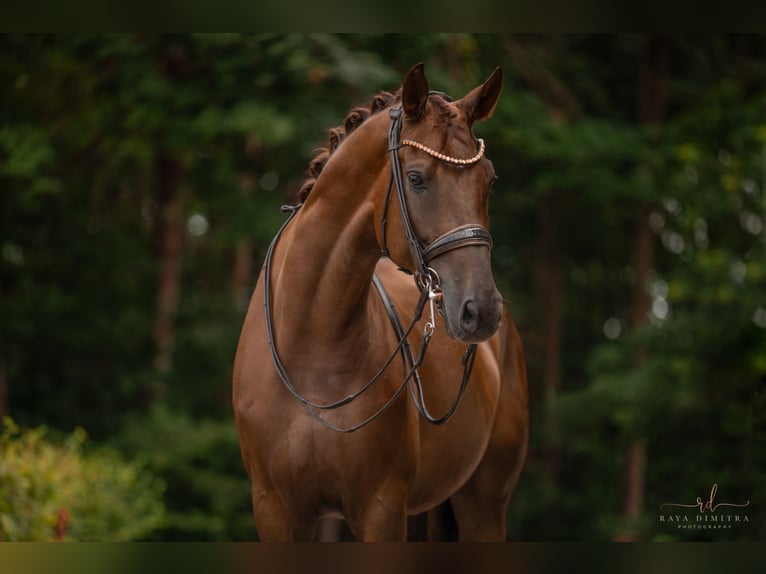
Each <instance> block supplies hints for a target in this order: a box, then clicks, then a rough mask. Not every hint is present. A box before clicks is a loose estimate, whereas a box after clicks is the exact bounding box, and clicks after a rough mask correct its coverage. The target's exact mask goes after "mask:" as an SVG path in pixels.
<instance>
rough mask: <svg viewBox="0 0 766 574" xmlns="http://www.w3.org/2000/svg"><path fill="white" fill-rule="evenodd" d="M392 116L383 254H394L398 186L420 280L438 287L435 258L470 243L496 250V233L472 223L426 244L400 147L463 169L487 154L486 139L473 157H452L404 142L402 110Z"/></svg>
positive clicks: (382, 230)
mask: <svg viewBox="0 0 766 574" xmlns="http://www.w3.org/2000/svg"><path fill="white" fill-rule="evenodd" d="M388 115H389V117H390V118H391V124H390V125H389V128H388V154H389V157H390V160H391V179H390V180H389V183H388V192H387V193H386V202H385V205H384V207H383V214H382V215H381V218H380V235H381V241H382V243H383V247H382V251H383V255H385V256H386V257H390V255H389V251H388V245H387V243H386V223H387V220H388V204H389V202H390V199H391V189H392V187H396V197H397V199H398V200H399V209H400V211H401V214H402V224H403V225H404V236H405V238H406V239H407V244H408V245H409V248H410V254H411V255H412V260H413V261H414V262H415V275H416V279H418V278H419V277H423V278H426V279H427V280H430V281H432V282H434V283H435V284H434V285H433V286H434V287H435V288H438V287H439V286H438V275H437V274H436V272H435V271H434V270H433V269H431V268H430V267H429V263H431V261H432V260H433V259H435V258H436V257H439V256H440V255H444V254H445V253H447V252H449V251H452V250H454V249H459V248H461V247H467V246H469V245H483V246H485V247H487V249H492V236H491V235H490V233H489V231H488V230H487V228H486V227H484V226H483V225H479V224H478V223H471V224H468V225H461V226H460V227H456V228H455V229H453V230H451V231H448V232H447V233H445V234H443V235H441V236H439V237H437V238H436V239H434V240H433V241H432V242H431V243H429V244H428V245H424V244H423V242H421V240H420V239H419V238H418V235H417V233H416V232H415V227H414V226H413V224H412V218H411V217H410V212H409V209H408V208H407V201H406V199H405V197H404V181H403V176H402V164H401V161H400V160H399V148H401V147H402V146H405V145H408V146H412V147H414V148H415V149H419V150H421V151H423V152H425V153H427V154H428V155H430V156H432V157H435V158H436V159H438V160H440V161H443V162H445V163H448V164H451V165H454V166H456V167H458V168H463V167H467V166H469V165H473V164H475V163H476V162H478V161H479V160H480V159H481V158H482V156H483V155H484V140H479V151H478V153H477V154H476V155H475V156H473V157H472V158H468V159H460V158H455V157H451V156H448V155H445V154H443V153H440V152H437V151H435V150H433V149H431V148H429V147H427V146H425V145H423V144H421V143H418V142H415V141H412V140H408V139H405V140H401V141H400V136H401V131H402V109H401V108H391V110H389V113H388ZM400 269H402V271H405V272H408V273H412V271H410V270H409V269H405V268H403V267H400ZM421 285H422V280H418V286H419V287H421Z"/></svg>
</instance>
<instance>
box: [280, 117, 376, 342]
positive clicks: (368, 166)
mask: <svg viewBox="0 0 766 574" xmlns="http://www.w3.org/2000/svg"><path fill="white" fill-rule="evenodd" d="M382 115H383V114H378V115H377V116H372V117H370V118H369V119H368V120H367V121H366V122H365V123H364V124H362V125H361V126H359V127H358V128H357V130H356V131H354V132H353V133H352V134H351V135H350V136H349V137H348V138H347V139H346V140H345V141H344V142H343V144H342V145H341V146H340V147H339V148H338V149H337V150H336V151H335V152H334V154H333V155H332V156H331V157H330V159H329V160H328V162H327V164H326V165H325V167H324V169H323V170H322V173H321V175H320V177H319V178H318V179H317V181H316V183H315V185H314V188H313V189H312V191H311V194H310V195H309V198H308V200H307V201H306V203H305V205H304V206H303V207H302V208H301V209H300V211H299V212H298V214H297V215H296V217H295V219H294V221H293V224H291V225H290V226H289V227H288V228H287V230H286V232H285V235H284V236H283V240H281V241H280V244H278V246H277V251H276V254H275V285H274V290H273V292H274V297H275V301H274V307H275V319H276V320H275V322H276V325H277V326H278V329H277V337H278V338H279V339H283V338H284V340H285V341H286V342H289V344H290V345H291V346H292V345H298V348H300V349H301V352H302V353H303V352H305V350H306V348H307V347H310V348H311V349H314V350H316V351H318V352H322V346H323V345H324V344H325V343H326V344H327V345H333V344H338V343H340V342H342V341H344V340H346V341H348V340H350V341H354V340H358V338H359V337H360V336H363V334H364V333H365V332H366V329H365V328H364V327H365V321H366V320H367V316H368V307H367V304H368V300H369V293H370V286H371V279H372V274H373V272H374V270H375V265H376V263H377V261H378V259H379V257H380V248H379V246H378V244H377V240H376V238H375V228H374V217H373V210H374V207H373V206H374V194H375V190H376V189H379V188H380V186H381V185H382V180H383V179H385V180H386V181H387V175H386V174H385V169H386V165H387V155H386V149H387V140H386V127H387V122H386V121H385V119H384V118H382V117H379V116H382Z"/></svg>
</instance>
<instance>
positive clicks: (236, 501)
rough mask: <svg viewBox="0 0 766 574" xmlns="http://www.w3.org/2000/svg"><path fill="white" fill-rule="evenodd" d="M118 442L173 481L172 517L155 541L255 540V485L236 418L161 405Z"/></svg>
mask: <svg viewBox="0 0 766 574" xmlns="http://www.w3.org/2000/svg"><path fill="white" fill-rule="evenodd" d="M113 442H114V444H115V446H118V447H119V448H120V449H121V450H123V451H124V452H127V453H130V454H131V455H135V456H138V457H140V458H141V459H142V460H146V462H147V465H148V467H149V469H150V470H151V471H152V472H153V473H154V474H156V475H157V476H159V477H161V478H162V480H163V481H164V483H165V484H166V485H167V488H166V491H165V504H166V506H167V510H168V512H167V517H166V519H165V521H164V523H163V525H162V527H161V528H159V529H157V530H156V531H155V532H154V533H153V534H152V538H153V539H159V540H222V541H224V540H247V539H252V538H253V521H252V515H251V513H250V486H249V481H248V479H247V476H246V474H245V472H244V466H243V465H242V460H241V457H240V454H239V443H238V442H237V434H236V430H235V428H234V422H233V420H224V421H215V420H209V419H208V420H200V419H194V418H192V417H190V416H188V415H186V414H184V413H183V412H179V411H173V410H171V409H168V408H167V407H166V406H164V405H162V404H158V405H156V406H155V407H154V408H153V409H152V411H151V413H150V414H149V416H147V417H141V418H137V419H136V420H134V421H132V422H130V423H128V424H127V425H126V427H125V428H124V430H123V431H122V432H121V433H120V435H119V436H117V437H116V438H115V439H114V441H113Z"/></svg>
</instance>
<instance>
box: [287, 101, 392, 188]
mask: <svg viewBox="0 0 766 574" xmlns="http://www.w3.org/2000/svg"><path fill="white" fill-rule="evenodd" d="M400 91H401V90H400ZM399 95H400V94H399V92H397V93H396V94H392V93H391V92H386V91H383V92H380V93H379V94H377V95H376V96H373V98H372V99H371V100H370V101H369V102H368V103H367V104H365V105H362V106H356V107H354V108H352V109H351V111H350V112H349V113H348V115H346V118H345V119H344V120H343V123H342V124H341V125H339V126H337V127H334V128H331V129H329V130H328V132H327V133H328V139H327V143H326V144H325V145H324V146H322V147H320V148H318V149H317V150H316V151H315V152H314V157H313V158H312V159H311V161H310V162H309V165H308V168H307V169H306V173H307V174H308V178H307V179H306V181H304V182H303V185H301V187H300V190H299V192H298V197H299V198H300V201H301V202H304V201H306V198H308V196H309V193H311V190H312V189H313V188H314V184H315V183H316V180H317V178H318V177H319V174H320V173H322V169H323V168H324V166H325V164H326V163H327V160H328V159H330V156H331V155H332V154H333V153H334V152H335V150H336V149H338V146H339V145H340V144H341V143H343V140H345V139H346V137H347V136H348V135H349V134H351V132H353V131H354V130H355V129H356V128H358V127H359V126H360V125H362V124H363V123H364V121H365V120H366V119H367V118H368V117H370V116H371V115H372V114H374V113H377V112H379V111H380V110H382V109H384V108H386V107H388V106H389V105H391V103H392V102H394V101H395V100H396V98H397V97H399Z"/></svg>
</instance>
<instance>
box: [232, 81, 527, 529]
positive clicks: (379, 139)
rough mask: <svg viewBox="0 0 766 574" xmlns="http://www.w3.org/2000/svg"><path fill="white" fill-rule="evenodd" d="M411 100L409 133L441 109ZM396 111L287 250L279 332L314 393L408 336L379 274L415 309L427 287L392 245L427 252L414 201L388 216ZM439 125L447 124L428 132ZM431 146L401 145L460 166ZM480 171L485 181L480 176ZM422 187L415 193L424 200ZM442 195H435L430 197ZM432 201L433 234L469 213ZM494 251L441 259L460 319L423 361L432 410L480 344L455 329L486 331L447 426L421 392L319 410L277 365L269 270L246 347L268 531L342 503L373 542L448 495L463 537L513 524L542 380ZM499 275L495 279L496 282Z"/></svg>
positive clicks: (312, 519)
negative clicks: (406, 221) (410, 233)
mask: <svg viewBox="0 0 766 574" xmlns="http://www.w3.org/2000/svg"><path fill="white" fill-rule="evenodd" d="M421 74H422V68H421V69H420V70H416V69H415V68H414V69H413V71H411V72H410V74H409V75H408V79H407V80H405V85H404V87H403V94H402V104H403V107H405V110H406V109H407V105H408V103H410V104H412V102H413V101H415V100H418V101H417V102H415V103H417V104H419V105H422V107H423V110H421V112H420V113H421V114H422V117H423V118H425V117H429V116H428V112H427V109H428V108H427V104H428V98H429V96H428V92H427V89H426V92H425V94H426V95H425V96H423V95H422V92H423V90H422V85H421V83H422V82H424V81H425V78H424V76H422V78H421ZM408 86H409V92H408ZM472 93H473V92H472ZM498 93H499V92H498ZM413 94H414V95H413ZM469 95H470V94H469ZM424 98H425V99H424ZM466 98H468V96H466ZM423 102H425V103H423ZM469 103H471V102H469ZM491 103H492V107H494V102H491ZM432 105H433V106H434V107H436V103H434V104H432ZM440 105H441V107H442V108H444V109H451V108H449V106H446V104H440ZM450 105H452V104H450ZM452 107H453V108H454V109H455V110H458V111H457V112H455V111H454V110H453V111H452V112H451V113H452V114H453V118H454V117H455V115H456V116H457V119H461V118H460V113H463V112H461V111H460V108H455V107H454V106H452ZM485 107H486V104H485ZM409 109H410V112H411V113H410V115H409V116H408V117H409V120H410V121H411V123H412V127H414V128H415V129H412V130H410V133H412V134H415V135H417V134H418V129H419V130H420V131H424V130H425V128H426V123H425V121H423V122H422V123H419V122H416V121H414V115H413V114H414V112H413V111H412V110H413V109H414V108H412V105H410V107H409ZM485 111H486V110H485ZM430 113H431V116H433V117H434V118H438V117H441V116H440V115H439V114H437V113H436V112H435V111H431V112H430ZM490 113H491V110H490ZM442 115H443V114H442ZM387 119H388V118H387V116H386V114H383V113H378V114H373V115H371V116H370V117H369V119H367V120H366V121H365V122H364V123H362V124H361V125H359V126H358V127H357V128H356V129H355V130H354V131H353V133H351V134H350V135H349V136H348V137H347V138H346V139H345V141H344V142H343V143H342V144H341V145H340V146H339V147H338V148H337V150H336V151H335V152H334V153H333V154H332V155H331V156H330V158H329V160H328V161H327V163H326V165H325V166H324V168H323V169H322V173H321V175H320V177H319V178H318V179H317V181H316V184H315V185H314V189H313V190H312V191H311V194H310V195H309V196H308V199H307V200H306V202H305V204H304V205H303V207H301V208H300V210H299V212H298V213H297V214H296V215H295V217H294V218H293V219H292V220H291V221H290V223H289V224H288V225H287V227H286V228H285V230H284V233H283V234H282V236H281V237H280V238H279V241H278V242H277V244H276V247H275V249H274V253H273V260H272V262H271V265H272V270H271V274H272V277H271V289H272V292H273V294H274V295H273V301H272V313H273V324H274V346H275V348H276V349H278V350H279V353H280V356H281V358H282V361H283V363H284V364H285V365H286V369H287V371H288V374H289V377H290V379H291V380H292V381H294V382H295V386H296V387H297V389H298V390H299V392H300V393H301V394H302V395H303V396H304V397H305V398H306V399H308V400H309V401H314V402H317V403H327V402H331V401H334V400H337V399H340V398H343V397H345V396H347V395H349V394H351V393H353V392H354V391H356V390H357V389H359V388H360V387H361V386H363V385H364V384H365V383H366V382H367V381H368V380H370V379H371V378H372V377H373V376H374V375H375V373H376V372H377V371H378V370H379V369H380V368H381V366H382V365H383V364H384V363H385V361H386V360H387V359H388V357H389V355H390V354H391V352H392V351H393V350H394V349H396V346H397V343H398V339H397V336H396V334H395V333H394V331H393V330H392V328H391V325H390V322H389V318H388V316H387V314H386V311H385V309H384V306H383V303H382V301H381V298H380V296H379V294H378V293H377V292H376V290H375V289H374V288H373V286H372V283H371V279H372V275H373V273H374V272H376V271H377V273H378V276H379V277H380V278H381V280H382V282H383V284H384V285H385V286H386V289H387V291H388V292H389V294H390V297H391V300H392V301H393V303H394V305H395V307H396V309H397V311H398V312H399V314H400V316H402V317H410V316H412V314H413V313H414V311H415V306H416V302H417V300H418V297H419V291H418V289H417V288H416V286H415V283H414V282H413V280H412V278H411V277H409V276H407V275H405V274H403V273H401V272H400V271H398V270H397V269H396V265H394V264H393V263H391V261H389V260H388V259H381V258H380V250H381V246H382V243H384V244H387V245H383V247H388V249H389V252H390V254H391V257H392V258H393V259H394V260H395V261H397V263H399V264H403V265H408V266H412V264H413V261H412V258H411V256H410V255H409V253H408V251H407V246H406V243H404V240H403V239H402V238H401V236H400V234H398V235H397V234H395V230H396V229H397V228H398V226H400V225H401V224H402V223H401V217H402V215H401V213H398V212H397V211H396V210H392V211H391V213H390V214H389V217H388V223H387V226H388V227H387V229H388V236H389V239H388V241H386V240H385V239H382V238H381V230H380V228H379V227H378V226H377V225H376V221H378V220H380V218H381V213H382V212H383V210H385V209H387V205H385V202H386V201H387V200H386V188H387V185H388V183H389V171H388V170H389V169H390V167H389V164H388V161H387V153H388V150H387V142H386V129H387V126H388V122H387ZM421 119H422V118H421ZM479 119H483V118H479ZM432 127H433V126H432ZM407 128H410V126H409V125H407ZM448 131H449V130H448ZM453 131H454V130H453ZM432 133H435V132H434V131H433V129H432V130H429V131H428V132H424V133H423V135H422V136H421V137H422V138H428V137H432V136H430V135H429V134H432ZM454 137H456V139H457V140H458V141H463V143H462V144H461V145H463V147H465V146H470V144H471V142H465V141H464V140H466V139H467V138H466V137H465V135H464V134H463V135H462V136H461V134H460V132H459V130H458V135H457V136H455V134H454V133H453V134H451V138H454ZM441 143H444V144H446V145H444V146H443V148H449V146H450V145H455V144H450V143H449V142H444V141H442V142H441ZM448 151H449V149H448ZM460 151H462V150H460ZM418 153H419V152H418V151H417V150H407V153H405V152H404V150H402V156H403V157H405V159H407V165H408V166H418V165H422V166H423V167H422V169H423V170H424V171H423V173H425V174H426V175H427V176H428V177H429V178H430V179H431V180H436V179H437V176H440V177H443V175H444V174H447V173H448V174H449V175H450V176H451V177H452V176H454V174H453V173H452V172H446V171H443V170H444V168H442V167H440V166H438V165H435V164H432V163H428V164H425V163H424V162H423V158H421V157H419V156H418ZM421 155H422V154H421ZM463 156H467V154H465V153H464V154H463ZM482 161H486V160H482ZM418 162H420V163H418ZM436 163H437V164H438V162H436ZM478 167H479V166H475V167H471V168H469V169H466V170H465V171H463V172H462V173H461V174H460V176H461V177H462V178H463V181H462V184H464V185H465V184H469V186H470V187H476V181H473V179H475V178H477V177H484V176H483V175H481V173H478V172H477V171H475V170H476V169H477V168H478ZM447 169H449V168H447ZM484 169H489V168H488V167H487V166H485V167H484ZM471 170H474V171H471ZM469 172H470V178H472V180H471V181H469V180H468V179H466V178H468V177H469ZM408 173H411V171H408ZM418 173H419V172H418ZM482 181H483V180H482ZM458 183H461V182H458ZM418 201H421V199H416V198H414V196H413V199H412V204H411V207H413V206H417V205H418ZM422 201H425V200H422ZM430 201H435V200H434V199H433V198H431V199H430ZM464 201H465V202H467V203H466V204H465V205H464V207H465V209H464V211H469V207H470V210H472V211H476V212H477V213H478V215H475V217H478V218H481V217H484V218H486V216H485V215H484V216H483V215H481V207H482V206H481V203H480V202H479V203H477V202H476V201H475V200H474V199H472V198H470V197H468V196H466V197H465V198H464ZM484 203H486V198H485V201H484ZM476 205H478V211H477V210H476V209H475V206H476ZM428 209H429V206H428V205H427V204H425V203H424V211H425V212H427V211H428ZM430 210H431V211H432V212H434V213H437V214H440V215H441V219H442V221H441V223H438V224H437V223H433V224H431V223H429V221H427V220H426V218H425V216H424V215H421V216H417V215H416V217H414V219H415V221H414V223H415V224H416V225H417V227H418V232H419V233H423V234H424V236H427V237H425V238H427V239H430V240H433V238H435V237H438V236H439V235H441V234H442V233H444V231H445V229H447V228H449V227H455V224H458V225H459V224H461V223H464V222H463V221H462V220H461V219H460V217H457V216H455V215H452V214H451V212H449V211H445V209H444V206H441V203H440V202H439V203H433V204H432V205H431V206H430ZM458 211H460V210H459V209H458ZM450 219H452V221H450ZM384 220H385V218H384ZM384 233H385V231H384ZM389 241H390V243H388V242H389ZM486 252H487V250H486V249H485V247H483V246H481V245H469V246H466V247H464V248H461V249H456V250H455V251H450V252H449V253H447V254H445V255H442V256H440V257H439V258H438V259H434V261H433V268H434V269H435V271H436V272H438V273H439V275H440V276H442V282H443V283H442V284H443V288H444V302H443V309H444V315H445V318H444V321H443V322H441V323H443V325H442V326H440V327H437V328H436V329H435V330H434V334H433V338H432V339H431V342H430V346H429V348H428V352H427V354H426V357H425V362H424V363H423V364H422V366H421V367H420V368H419V373H420V376H421V379H422V381H423V386H424V393H425V401H426V403H427V405H428V408H429V409H430V410H431V412H434V413H441V412H443V411H446V410H447V409H448V408H449V406H450V405H451V404H452V402H453V401H454V400H455V396H456V393H457V389H458V387H459V385H460V379H461V374H462V369H463V366H462V364H461V357H462V356H463V352H464V350H465V344H464V342H461V341H458V340H457V338H458V337H456V335H458V336H459V338H461V339H462V340H463V341H466V342H468V341H470V342H474V340H475V341H476V342H477V343H478V346H477V351H476V359H475V364H474V368H473V373H472V375H471V380H470V383H469V384H468V387H467V390H466V392H465V394H464V395H463V397H462V400H461V402H460V405H459V408H458V409H457V411H456V412H455V414H454V416H453V417H452V418H451V419H450V421H449V422H448V423H447V424H444V425H442V426H435V425H431V424H429V423H427V422H426V421H425V420H424V419H423V418H422V417H421V415H420V413H419V412H418V410H417V409H416V408H415V405H414V403H413V401H412V400H411V398H410V396H408V394H407V393H406V392H405V393H402V394H401V395H400V396H399V397H398V398H397V399H396V400H395V402H394V403H393V404H392V406H391V408H390V409H389V410H387V411H386V412H385V413H384V414H383V415H381V416H380V417H379V418H377V419H376V420H374V421H373V422H372V423H371V424H369V425H368V426H365V427H364V428H362V429H360V430H358V431H356V432H353V433H339V432H336V431H333V430H331V429H329V428H326V427H324V426H322V425H321V424H319V422H318V421H316V420H315V419H314V418H312V417H310V416H308V414H307V413H306V410H305V409H304V407H303V406H302V405H301V404H300V403H299V402H298V400H296V399H295V397H293V396H292V395H291V394H290V393H289V392H288V391H287V389H286V388H285V386H284V385H283V384H282V381H281V380H280V378H279V376H278V374H277V372H276V371H275V369H274V367H273V364H272V351H271V348H270V345H269V340H268V335H267V331H266V328H265V322H266V317H265V312H264V276H263V273H262V274H261V277H260V278H259V281H258V284H257V285H256V289H255V292H254V295H253V299H252V302H251V306H250V309H249V311H248V315H247V317H246V319H245V323H244V326H243V330H242V335H241V338H240V343H239V347H238V350H237V357H236V360H235V365H234V387H233V402H234V407H235V418H236V423H237V428H238V433H239V437H240V445H241V451H242V456H243V461H244V463H245V467H246V468H247V471H248V473H249V475H250V478H251V482H252V502H253V513H254V517H255V521H256V528H257V530H258V533H259V535H260V537H261V539H262V540H305V539H311V538H312V537H313V533H314V530H315V528H316V524H317V522H318V520H319V519H320V518H321V517H323V516H330V515H335V516H342V517H344V518H345V520H346V521H347V523H348V524H349V527H350V528H351V530H352V532H353V533H354V535H355V536H356V537H357V538H358V539H360V540H403V539H404V538H405V537H406V524H407V516H408V515H412V514H416V513H421V512H424V511H427V510H429V509H431V508H434V507H435V506H437V505H439V504H440V503H442V502H444V501H446V500H450V502H451V504H452V508H453V511H454V513H455V517H456V520H457V523H458V528H459V533H460V537H461V539H466V540H467V539H489V540H502V539H504V538H505V513H506V509H507V505H508V501H509V499H510V496H511V492H512V490H513V487H514V486H515V483H516V480H517V479H518V476H519V473H520V470H521V466H522V464H523V460H524V456H525V452H526V444H527V406H526V405H527V388H526V373H525V367H524V360H523V354H522V351H521V344H520V340H519V337H518V333H517V332H516V329H515V327H514V326H513V323H512V321H511V319H510V316H509V315H508V314H507V311H503V315H502V320H501V319H500V316H499V313H500V311H498V317H497V318H496V319H495V318H494V317H493V313H494V312H495V310H494V307H493V303H494V300H495V299H497V297H496V290H494V283H493V282H492V281H491V271H487V270H488V269H489V267H488V257H487V253H486ZM485 260H486V262H485ZM477 261H478V262H479V263H477ZM479 265H483V267H477V266H479ZM474 268H475V269H476V271H475V273H471V272H470V271H471V270H472V269H474ZM485 268H486V269H485ZM466 270H467V271H468V272H469V273H467V274H464V273H463V272H464V271H466ZM488 273H489V281H490V282H491V286H487V285H485V284H483V283H482V278H484V283H486V282H487V280H486V277H487V274H488ZM448 289H449V290H448ZM456 294H457V295H456ZM498 308H499V306H498ZM455 310H458V311H459V312H458V311H455ZM485 316H486V317H487V318H486V319H485ZM456 317H457V318H456ZM427 319H430V317H428V316H426V317H423V318H422V319H421V320H420V321H419V322H418V324H416V326H415V328H414V330H413V332H412V335H411V336H410V340H411V344H412V346H413V348H414V349H415V351H416V352H417V349H418V347H419V344H420V333H421V332H422V330H423V329H424V325H425V322H426V320H427ZM493 321H494V322H495V324H494V325H492V324H491V323H492V322H493ZM437 322H439V321H437ZM487 323H490V325H489V326H486V324H487ZM485 331H491V332H488V333H486V334H485ZM493 333H494V334H493ZM489 335H491V337H490V338H487V337H488V336H489ZM479 340H480V342H479ZM405 374H406V368H405V365H404V362H403V361H401V360H398V359H397V360H394V361H393V362H392V363H391V364H390V365H389V366H388V367H387V368H386V370H385V371H384V372H383V375H382V376H381V378H380V379H379V380H378V381H377V382H376V383H375V384H374V385H372V386H371V387H370V389H369V391H367V392H365V393H364V394H362V395H360V396H359V397H357V399H356V400H354V401H353V403H350V404H348V405H345V406H343V407H340V408H338V409H334V410H330V411H324V412H322V414H321V416H322V418H323V419H325V420H327V421H328V422H331V423H332V424H333V425H336V426H339V427H349V426H352V425H355V424H357V423H359V422H360V421H361V420H363V419H365V418H367V417H368V416H369V415H371V414H372V413H374V412H376V411H377V410H378V409H379V408H380V407H381V405H383V404H385V403H386V401H388V400H389V399H390V398H391V396H392V395H393V394H394V393H395V392H396V390H397V388H399V386H400V384H401V382H402V380H403V379H404V377H405Z"/></svg>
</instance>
